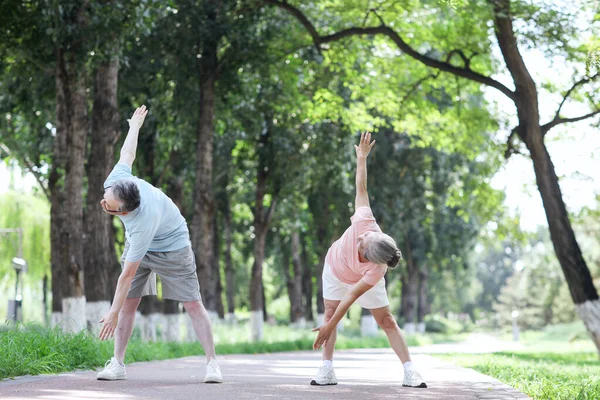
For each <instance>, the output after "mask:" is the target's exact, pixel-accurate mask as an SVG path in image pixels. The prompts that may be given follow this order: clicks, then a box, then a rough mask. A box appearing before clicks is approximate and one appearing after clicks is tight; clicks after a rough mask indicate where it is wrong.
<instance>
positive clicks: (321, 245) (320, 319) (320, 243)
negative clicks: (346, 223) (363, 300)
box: [315, 224, 329, 326]
mask: <svg viewBox="0 0 600 400" xmlns="http://www.w3.org/2000/svg"><path fill="white" fill-rule="evenodd" d="M316 248H317V249H319V253H320V254H319V264H318V265H317V268H316V271H315V275H316V276H317V326H321V325H322V324H323V323H324V317H325V302H324V301H323V268H324V266H325V257H326V256H327V251H328V249H329V242H328V237H327V230H326V228H325V227H324V226H323V224H319V228H318V229H317V246H316Z"/></svg>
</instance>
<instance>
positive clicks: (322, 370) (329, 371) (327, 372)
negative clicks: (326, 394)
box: [310, 366, 338, 386]
mask: <svg viewBox="0 0 600 400" xmlns="http://www.w3.org/2000/svg"><path fill="white" fill-rule="evenodd" d="M310 384H311V385H316V386H327V385H337V384H338V380H337V377H336V376H335V371H334V370H333V367H325V366H321V367H319V370H318V371H317V376H315V379H313V380H312V381H310Z"/></svg>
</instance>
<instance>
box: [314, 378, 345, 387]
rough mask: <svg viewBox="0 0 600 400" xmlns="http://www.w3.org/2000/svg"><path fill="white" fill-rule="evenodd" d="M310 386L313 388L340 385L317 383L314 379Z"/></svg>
mask: <svg viewBox="0 0 600 400" xmlns="http://www.w3.org/2000/svg"><path fill="white" fill-rule="evenodd" d="M310 384H311V385H313V386H333V385H337V384H338V383H337V382H335V383H317V381H315V380H314V379H313V380H312V381H310Z"/></svg>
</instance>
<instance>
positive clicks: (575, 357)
mask: <svg viewBox="0 0 600 400" xmlns="http://www.w3.org/2000/svg"><path fill="white" fill-rule="evenodd" d="M439 357H440V358H442V359H445V360H447V361H450V362H452V363H453V364H458V365H461V366H463V367H468V368H473V369H475V370H477V371H479V372H481V373H483V374H485V375H490V376H492V377H494V378H496V379H498V380H499V381H501V382H504V383H506V384H508V385H510V386H512V387H514V388H517V389H519V390H520V391H522V392H523V393H526V394H527V395H529V396H531V397H533V398H534V399H540V400H542V399H543V400H599V399H600V363H599V362H598V354H597V353H595V352H586V353H563V354H560V353H530V352H525V351H523V352H521V351H519V352H502V353H494V354H460V355H458V354H453V355H442V356H439Z"/></svg>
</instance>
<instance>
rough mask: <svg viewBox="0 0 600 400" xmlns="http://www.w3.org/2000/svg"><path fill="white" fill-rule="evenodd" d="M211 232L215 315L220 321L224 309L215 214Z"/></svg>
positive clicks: (219, 246)
mask: <svg viewBox="0 0 600 400" xmlns="http://www.w3.org/2000/svg"><path fill="white" fill-rule="evenodd" d="M213 227H214V228H213V230H214V238H213V245H214V249H213V254H214V257H213V271H212V274H213V278H214V281H215V301H216V309H217V314H218V316H219V318H220V319H223V318H225V309H224V307H223V285H222V284H221V267H220V265H219V264H220V253H221V240H220V236H219V226H218V220H217V213H216V212H215V219H214V221H213Z"/></svg>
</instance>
